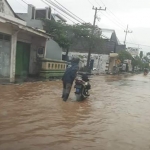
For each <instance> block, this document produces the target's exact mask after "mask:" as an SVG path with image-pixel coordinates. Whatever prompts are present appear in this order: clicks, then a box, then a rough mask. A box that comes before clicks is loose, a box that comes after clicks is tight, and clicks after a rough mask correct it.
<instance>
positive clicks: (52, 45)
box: [46, 40, 62, 60]
mask: <svg viewBox="0 0 150 150" xmlns="http://www.w3.org/2000/svg"><path fill="white" fill-rule="evenodd" d="M46 58H49V59H56V60H62V48H60V46H59V45H58V44H57V43H56V42H55V41H54V40H49V41H47V43H46Z"/></svg>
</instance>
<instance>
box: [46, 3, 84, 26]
mask: <svg viewBox="0 0 150 150" xmlns="http://www.w3.org/2000/svg"><path fill="white" fill-rule="evenodd" d="M45 1H46V2H47V3H49V4H50V5H52V6H54V7H55V8H57V9H59V10H60V11H62V12H63V13H65V14H67V15H68V16H69V17H71V18H73V19H74V20H76V21H77V22H79V23H83V22H81V21H80V20H78V19H77V18H75V17H74V16H72V15H71V14H69V13H68V12H66V11H65V10H64V9H62V8H61V7H60V6H58V5H57V4H56V3H54V2H52V1H51V0H45Z"/></svg>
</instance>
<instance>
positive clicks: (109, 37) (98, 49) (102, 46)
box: [70, 29, 125, 55]
mask: <svg viewBox="0 0 150 150" xmlns="http://www.w3.org/2000/svg"><path fill="white" fill-rule="evenodd" d="M94 34H95V35H96V36H100V37H101V39H102V40H101V42H100V43H96V45H94V47H93V49H92V53H95V54H107V55H109V54H110V53H111V52H116V53H118V52H119V51H122V50H125V45H122V44H120V42H119V40H118V38H117V36H116V33H115V30H111V29H101V30H100V31H96V32H94ZM88 50H89V42H87V41H86V40H85V39H84V38H78V39H76V40H75V42H74V43H73V44H72V46H71V48H70V51H72V52H82V53H85V52H88Z"/></svg>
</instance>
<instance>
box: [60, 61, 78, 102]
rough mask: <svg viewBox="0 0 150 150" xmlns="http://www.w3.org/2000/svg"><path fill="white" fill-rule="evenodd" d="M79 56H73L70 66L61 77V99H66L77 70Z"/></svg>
mask: <svg viewBox="0 0 150 150" xmlns="http://www.w3.org/2000/svg"><path fill="white" fill-rule="evenodd" d="M79 61H80V59H79V58H73V59H72V61H71V67H70V68H67V69H66V71H65V73H64V75H63V77H62V82H63V94H62V98H63V101H67V99H68V97H69V94H70V91H71V88H72V84H73V81H74V80H75V78H76V75H77V72H78V70H79Z"/></svg>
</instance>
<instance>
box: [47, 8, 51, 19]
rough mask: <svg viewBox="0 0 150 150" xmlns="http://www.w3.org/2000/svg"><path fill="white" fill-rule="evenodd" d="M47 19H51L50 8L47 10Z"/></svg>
mask: <svg viewBox="0 0 150 150" xmlns="http://www.w3.org/2000/svg"><path fill="white" fill-rule="evenodd" d="M48 19H51V8H49V10H48Z"/></svg>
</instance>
